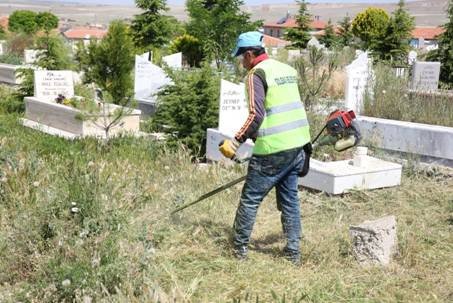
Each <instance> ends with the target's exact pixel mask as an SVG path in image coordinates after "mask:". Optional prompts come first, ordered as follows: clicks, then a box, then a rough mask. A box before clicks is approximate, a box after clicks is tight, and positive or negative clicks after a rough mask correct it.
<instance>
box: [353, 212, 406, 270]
mask: <svg viewBox="0 0 453 303" xmlns="http://www.w3.org/2000/svg"><path fill="white" fill-rule="evenodd" d="M349 234H350V236H351V241H352V251H353V254H354V256H355V258H356V259H357V261H358V262H359V263H360V264H362V265H376V264H377V265H384V266H385V265H388V264H389V263H390V261H391V259H392V256H393V255H394V254H395V253H396V251H397V235H396V218H395V216H387V217H383V218H380V219H377V220H373V221H365V222H363V223H361V224H359V225H357V226H354V225H352V226H350V227H349Z"/></svg>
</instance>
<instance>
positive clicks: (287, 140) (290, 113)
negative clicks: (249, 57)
mask: <svg viewBox="0 0 453 303" xmlns="http://www.w3.org/2000/svg"><path fill="white" fill-rule="evenodd" d="M254 69H261V70H263V71H264V74H265V77H266V83H267V91H266V97H265V100H264V107H265V111H266V114H265V116H264V119H263V122H262V123H261V125H260V127H259V129H258V133H257V138H256V141H255V147H254V149H253V154H255V155H269V154H273V153H277V152H280V151H284V150H289V149H292V148H296V147H301V146H303V145H305V144H306V143H308V142H310V130H309V126H308V121H307V114H306V112H305V108H304V106H303V103H302V101H301V100H300V94H299V88H298V84H297V71H296V70H295V69H294V68H292V67H291V66H289V65H287V64H283V63H281V62H278V61H276V60H273V59H267V60H264V61H262V62H260V63H259V64H258V65H257V66H255V67H254ZM254 69H252V71H251V72H253V70H254Z"/></svg>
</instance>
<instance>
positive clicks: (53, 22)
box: [36, 12, 58, 34]
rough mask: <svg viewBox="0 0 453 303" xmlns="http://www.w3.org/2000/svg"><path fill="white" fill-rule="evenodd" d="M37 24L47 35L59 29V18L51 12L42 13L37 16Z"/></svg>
mask: <svg viewBox="0 0 453 303" xmlns="http://www.w3.org/2000/svg"><path fill="white" fill-rule="evenodd" d="M36 24H37V25H38V28H39V29H42V30H43V31H45V32H46V33H47V34H48V33H49V32H50V31H51V30H53V29H55V28H57V27H58V17H57V16H55V15H54V14H52V13H49V12H40V13H38V14H37V15H36Z"/></svg>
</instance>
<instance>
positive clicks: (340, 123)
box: [171, 110, 360, 215]
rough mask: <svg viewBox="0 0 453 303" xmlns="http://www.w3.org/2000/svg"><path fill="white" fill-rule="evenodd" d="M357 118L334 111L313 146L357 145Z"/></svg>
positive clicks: (348, 112)
mask: <svg viewBox="0 0 453 303" xmlns="http://www.w3.org/2000/svg"><path fill="white" fill-rule="evenodd" d="M355 118H356V116H355V113H354V111H352V110H350V111H341V110H335V111H334V112H332V113H331V114H330V115H329V117H328V118H327V121H326V124H325V125H324V127H323V128H322V129H321V131H320V132H319V133H318V134H317V135H316V137H315V139H314V140H313V141H312V142H311V144H312V146H313V148H316V147H319V146H323V145H334V148H335V150H336V151H338V152H341V151H344V150H346V149H349V148H351V147H353V146H356V145H357V144H358V143H359V141H360V133H359V130H358V129H357V127H356V126H355V123H354V120H355ZM324 130H327V134H326V135H325V136H323V137H322V138H321V139H319V137H320V136H321V134H322V133H323V132H324ZM318 139H319V141H318ZM222 144H223V142H220V144H219V145H222ZM248 160H249V158H247V159H243V160H238V159H234V161H235V162H237V163H244V162H247V161H248ZM246 177H247V176H242V177H239V178H237V179H235V180H233V181H230V182H228V183H226V184H224V185H222V186H220V187H217V188H216V189H214V190H212V191H210V192H208V193H206V194H204V195H202V196H200V197H199V198H198V199H196V200H195V201H192V202H190V203H187V204H183V205H181V206H179V207H177V208H176V209H175V210H173V211H172V212H171V214H172V215H173V214H175V213H177V212H179V211H181V210H183V209H185V208H187V207H189V206H192V205H194V204H197V203H199V202H201V201H203V200H206V199H207V198H209V197H212V196H213V195H215V194H218V193H219V192H222V191H224V190H225V189H228V188H230V187H232V186H234V185H236V184H238V183H240V182H242V181H244V180H245V179H246Z"/></svg>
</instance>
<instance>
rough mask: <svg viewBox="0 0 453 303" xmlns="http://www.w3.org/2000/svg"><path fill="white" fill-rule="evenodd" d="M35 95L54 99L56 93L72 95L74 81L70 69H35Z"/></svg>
mask: <svg viewBox="0 0 453 303" xmlns="http://www.w3.org/2000/svg"><path fill="white" fill-rule="evenodd" d="M34 73H35V82H34V83H35V97H36V98H38V99H40V100H44V101H55V99H56V98H57V97H58V95H60V94H61V95H63V96H65V97H66V98H72V97H74V83H73V80H72V71H70V70H35V72H34Z"/></svg>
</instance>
